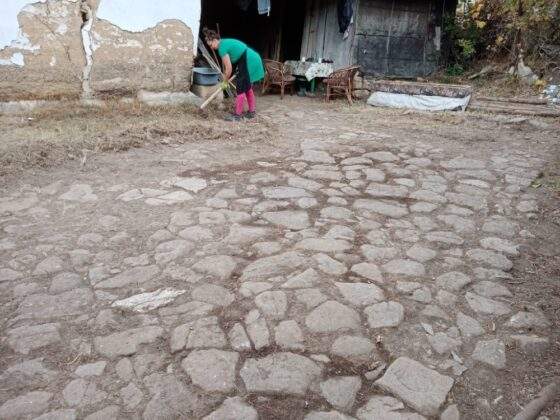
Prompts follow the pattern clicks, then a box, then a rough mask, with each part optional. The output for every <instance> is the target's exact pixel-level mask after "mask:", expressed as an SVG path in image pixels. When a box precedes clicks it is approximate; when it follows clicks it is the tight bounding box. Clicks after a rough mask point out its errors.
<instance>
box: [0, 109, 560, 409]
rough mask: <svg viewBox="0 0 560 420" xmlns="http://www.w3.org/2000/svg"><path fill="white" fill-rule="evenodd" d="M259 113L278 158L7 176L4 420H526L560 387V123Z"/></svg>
mask: <svg viewBox="0 0 560 420" xmlns="http://www.w3.org/2000/svg"><path fill="white" fill-rule="evenodd" d="M262 102H263V112H262V117H261V118H262V119H263V120H265V121H267V123H266V124H267V125H268V126H272V125H274V126H277V130H278V136H277V139H276V140H275V141H274V142H268V143H264V144H260V143H256V142H251V141H243V140H239V139H236V140H230V141H227V140H226V141H221V140H219V139H218V140H212V141H199V142H197V143H185V144H175V143H173V142H172V143H171V144H170V145H168V146H154V145H150V146H149V147H146V148H143V149H133V150H130V151H127V152H123V153H120V154H105V155H99V156H94V157H92V158H90V159H89V160H88V161H87V163H86V164H85V166H84V167H83V168H82V167H80V165H79V163H77V162H71V163H67V164H62V165H60V166H59V167H57V168H51V169H47V170H40V171H27V172H25V173H23V174H21V175H20V176H19V177H18V178H17V179H15V178H11V179H10V182H9V183H8V184H7V185H8V186H7V187H5V188H4V190H3V192H2V196H1V197H0V227H1V228H2V236H1V237H0V304H1V307H0V311H1V315H2V316H1V319H2V323H1V327H0V331H1V332H0V334H1V337H2V338H1V341H0V355H1V356H0V371H1V372H3V373H2V374H0V384H1V386H0V419H4V418H6V419H15V418H41V419H74V418H87V419H90V420H91V419H113V418H114V419H120V418H144V419H158V418H161V419H174V418H206V419H226V418H231V419H234V418H235V419H256V418H261V419H284V418H288V417H290V418H295V419H303V418H305V419H307V420H317V419H351V418H357V419H388V418H391V419H393V418H394V419H421V418H437V417H438V416H440V415H441V418H444V419H457V418H459V413H460V416H461V418H466V419H470V418H472V419H474V418H477V419H478V418H488V419H491V418H503V419H506V418H511V417H512V416H513V415H514V414H515V413H516V412H518V411H519V410H520V406H522V405H523V404H525V403H526V402H528V401H529V400H530V399H531V397H532V396H533V395H534V394H535V393H536V392H537V391H538V390H539V389H540V387H541V386H543V385H545V384H547V383H548V382H547V380H548V379H549V378H551V377H552V376H553V375H554V374H555V373H556V374H557V373H558V370H559V365H558V361H557V360H558V359H559V357H558V355H560V344H559V341H560V337H559V332H558V324H557V322H558V317H559V313H558V311H559V309H558V304H559V299H558V291H559V281H558V278H557V277H556V278H554V276H557V274H558V271H557V268H554V265H555V264H557V262H558V254H559V251H558V249H559V247H558V243H559V239H560V235H559V228H558V225H557V224H556V223H554V220H550V219H546V218H545V216H546V215H545V214H543V209H552V210H554V209H555V208H556V207H557V201H554V200H557V196H554V195H546V194H545V193H543V192H541V191H540V190H537V189H535V188H532V187H531V184H532V183H533V182H534V181H535V179H537V178H538V177H539V176H540V174H541V172H542V171H543V170H544V169H545V168H546V167H547V165H551V164H553V163H554V162H555V161H556V160H557V159H558V146H559V144H558V137H557V135H555V134H554V132H555V131H554V130H556V133H557V132H558V127H557V126H550V127H542V126H541V127H540V129H538V128H535V127H534V126H531V125H529V124H525V123H523V122H521V123H517V124H505V123H500V122H496V120H489V119H485V118H480V117H474V116H468V115H445V114H436V115H425V114H415V113H403V112H395V111H387V110H374V109H370V108H365V107H360V106H356V107H355V108H353V109H351V110H350V109H349V108H346V107H342V106H341V105H332V106H329V107H327V106H325V105H323V104H318V103H316V102H311V101H302V100H300V99H295V98H287V99H286V100H285V101H283V102H280V101H279V100H277V98H267V99H265V100H263V101H262ZM252 124H255V127H260V126H261V125H263V123H262V122H260V123H259V122H256V123H252ZM249 140H250V139H249ZM556 222H557V220H556ZM537 261H538V265H539V267H538V268H539V269H538V270H535V267H534V265H532V263H534V262H537ZM531 284H533V285H534V286H531ZM532 287H534V288H535V289H536V288H538V290H534V293H529V291H531V289H532ZM559 407H560V405H559V404H558V403H557V404H556V405H555V406H553V407H551V408H550V409H549V410H548V412H547V413H548V414H549V415H552V416H554V413H558V409H559ZM46 413H50V414H46ZM442 413H443V414H442Z"/></svg>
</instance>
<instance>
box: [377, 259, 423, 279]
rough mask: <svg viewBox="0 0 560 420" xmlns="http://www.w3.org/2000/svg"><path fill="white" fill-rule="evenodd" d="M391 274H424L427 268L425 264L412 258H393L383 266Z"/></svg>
mask: <svg viewBox="0 0 560 420" xmlns="http://www.w3.org/2000/svg"><path fill="white" fill-rule="evenodd" d="M382 268H383V270H384V271H385V272H387V273H389V274H400V275H404V276H424V275H425V274H426V269H425V268H424V265H422V264H420V263H419V262H416V261H412V260H392V261H389V262H388V263H386V264H384V265H383V266H382Z"/></svg>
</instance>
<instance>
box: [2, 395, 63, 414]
mask: <svg viewBox="0 0 560 420" xmlns="http://www.w3.org/2000/svg"><path fill="white" fill-rule="evenodd" d="M52 396H53V395H52V394H51V393H49V392H44V391H32V392H28V393H26V394H23V395H20V396H18V397H15V398H12V399H10V400H7V401H5V402H4V404H2V405H1V406H0V418H1V419H16V418H26V417H27V418H29V416H32V415H38V414H41V413H42V412H44V411H46V410H47V408H48V407H49V401H50V400H51V398H52Z"/></svg>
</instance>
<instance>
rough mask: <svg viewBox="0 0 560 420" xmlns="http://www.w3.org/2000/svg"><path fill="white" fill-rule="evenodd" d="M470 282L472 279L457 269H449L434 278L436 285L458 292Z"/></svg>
mask: <svg viewBox="0 0 560 420" xmlns="http://www.w3.org/2000/svg"><path fill="white" fill-rule="evenodd" d="M470 283H472V279H471V278H470V277H469V276H467V275H466V274H464V273H461V272H459V271H451V272H449V273H445V274H442V275H441V276H439V277H437V278H436V286H437V287H439V288H442V289H446V290H449V291H451V292H458V291H460V290H461V289H463V288H464V287H465V286H467V285H469V284H470Z"/></svg>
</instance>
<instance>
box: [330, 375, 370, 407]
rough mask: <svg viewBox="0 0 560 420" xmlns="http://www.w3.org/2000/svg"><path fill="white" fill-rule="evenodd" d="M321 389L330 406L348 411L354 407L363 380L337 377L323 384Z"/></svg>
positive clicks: (355, 377)
mask: <svg viewBox="0 0 560 420" xmlns="http://www.w3.org/2000/svg"><path fill="white" fill-rule="evenodd" d="M319 387H320V389H321V394H322V395H323V397H324V398H325V399H326V400H327V401H328V402H329V404H330V405H332V406H333V407H335V408H338V409H340V410H343V411H346V410H349V409H350V408H352V406H353V405H354V401H355V400H356V394H357V393H358V391H359V390H360V388H361V387H362V380H361V379H360V378H359V377H358V376H337V377H333V378H329V379H327V380H326V381H324V382H321V384H320V385H319Z"/></svg>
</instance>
